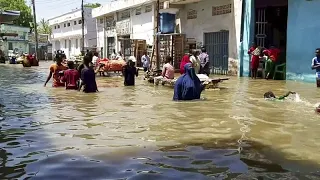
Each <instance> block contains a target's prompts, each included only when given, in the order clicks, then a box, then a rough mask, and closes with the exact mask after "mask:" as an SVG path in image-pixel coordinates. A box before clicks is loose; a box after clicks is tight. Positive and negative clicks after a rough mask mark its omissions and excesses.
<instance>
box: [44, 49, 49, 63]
mask: <svg viewBox="0 0 320 180" xmlns="http://www.w3.org/2000/svg"><path fill="white" fill-rule="evenodd" d="M44 60H45V61H48V54H47V51H45V52H44Z"/></svg>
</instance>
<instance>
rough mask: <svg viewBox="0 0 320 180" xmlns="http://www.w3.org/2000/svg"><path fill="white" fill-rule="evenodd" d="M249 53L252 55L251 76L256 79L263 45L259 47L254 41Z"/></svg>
mask: <svg viewBox="0 0 320 180" xmlns="http://www.w3.org/2000/svg"><path fill="white" fill-rule="evenodd" d="M248 54H249V55H251V78H252V79H253V78H254V79H256V78H257V72H258V67H259V63H260V55H261V47H257V46H256V44H255V43H252V46H251V47H250V49H249V51H248Z"/></svg>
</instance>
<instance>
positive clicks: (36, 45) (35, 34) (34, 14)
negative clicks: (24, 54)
mask: <svg viewBox="0 0 320 180" xmlns="http://www.w3.org/2000/svg"><path fill="white" fill-rule="evenodd" d="M32 9H33V28H34V39H35V41H36V42H35V51H36V53H35V54H36V57H35V59H36V60H37V61H38V62H39V59H38V46H39V42H38V25H37V16H36V4H35V0H32Z"/></svg>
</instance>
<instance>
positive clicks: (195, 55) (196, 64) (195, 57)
mask: <svg viewBox="0 0 320 180" xmlns="http://www.w3.org/2000/svg"><path fill="white" fill-rule="evenodd" d="M199 55H200V53H199V51H196V50H193V51H192V53H191V55H190V62H191V63H192V65H193V68H194V71H195V72H196V74H199V73H200V65H201V62H200V59H199Z"/></svg>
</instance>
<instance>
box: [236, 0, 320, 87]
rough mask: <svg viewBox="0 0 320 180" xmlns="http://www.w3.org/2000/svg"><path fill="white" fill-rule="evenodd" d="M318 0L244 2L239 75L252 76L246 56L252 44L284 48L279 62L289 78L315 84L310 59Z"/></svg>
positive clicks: (317, 43) (315, 43)
mask: <svg viewBox="0 0 320 180" xmlns="http://www.w3.org/2000/svg"><path fill="white" fill-rule="evenodd" d="M319 5H320V2H319V1H312V0H310V1H308V0H269V1H264V0H246V1H244V2H243V13H242V14H243V20H242V32H243V33H242V35H241V44H240V51H239V52H240V56H239V57H240V66H239V70H240V75H241V76H248V74H249V57H248V55H247V51H248V48H249V46H250V43H251V42H254V41H255V42H257V44H258V45H261V46H264V47H268V46H270V45H274V46H277V47H278V48H280V49H281V57H280V62H279V63H286V66H285V67H286V68H285V70H286V79H289V80H299V81H307V82H315V80H316V78H315V72H314V71H312V70H311V59H312V58H313V57H314V56H315V55H314V52H315V49H316V48H319V47H320V41H319V40H318V35H319V32H318V27H319V26H320V25H319V23H318V22H319V19H318V18H317V17H318V13H317V12H318V8H317V7H319Z"/></svg>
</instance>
